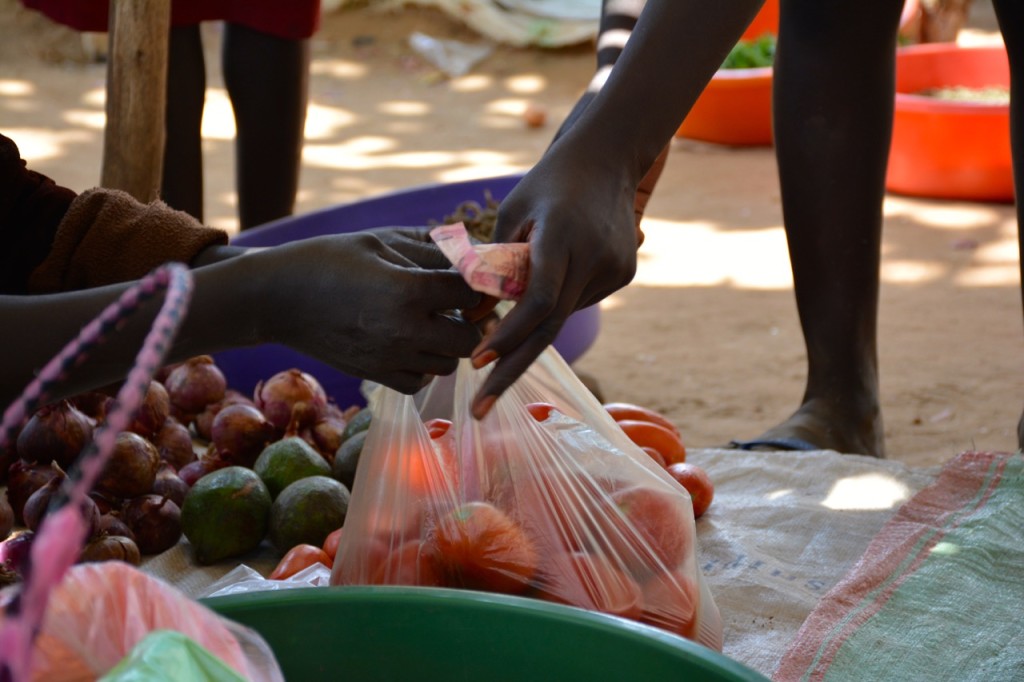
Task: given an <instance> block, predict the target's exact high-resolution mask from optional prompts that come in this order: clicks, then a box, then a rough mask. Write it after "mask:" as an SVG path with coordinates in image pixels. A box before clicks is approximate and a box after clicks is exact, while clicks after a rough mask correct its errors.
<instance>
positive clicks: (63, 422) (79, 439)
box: [16, 400, 94, 469]
mask: <svg viewBox="0 0 1024 682" xmlns="http://www.w3.org/2000/svg"><path fill="white" fill-rule="evenodd" d="M93 426H94V422H93V420H92V419H91V418H90V417H89V416H87V415H86V414H85V413H84V412H82V411H81V410H79V409H78V408H76V407H75V406H74V405H72V404H71V403H70V402H69V401H67V400H61V401H60V402H58V403H54V404H53V405H47V406H45V407H41V408H40V409H38V410H36V413H35V414H33V415H32V417H31V418H30V419H29V420H28V422H27V423H26V424H25V426H24V427H23V428H22V429H21V432H20V433H19V434H18V440H17V445H16V447H17V450H18V456H19V457H21V458H22V459H24V460H25V461H27V462H38V463H40V464H49V463H50V462H51V461H53V462H57V464H58V465H60V467H61V468H62V469H67V468H69V467H70V466H71V464H72V463H73V462H74V461H75V460H76V459H78V455H79V453H81V452H82V448H84V447H85V446H86V445H87V444H88V443H89V442H90V441H91V440H92V432H93Z"/></svg>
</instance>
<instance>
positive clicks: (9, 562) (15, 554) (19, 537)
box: [0, 530, 35, 576]
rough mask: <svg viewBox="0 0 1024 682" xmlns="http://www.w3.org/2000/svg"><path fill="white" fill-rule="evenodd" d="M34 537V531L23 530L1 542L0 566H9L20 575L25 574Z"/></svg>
mask: <svg viewBox="0 0 1024 682" xmlns="http://www.w3.org/2000/svg"><path fill="white" fill-rule="evenodd" d="M34 537H35V533H33V532H32V531H30V530H23V531H19V532H17V533H15V534H14V535H12V536H11V537H9V538H7V539H6V540H4V541H3V542H0V566H7V567H8V568H10V569H13V570H14V571H15V572H16V573H18V574H19V575H22V576H23V575H25V569H26V568H28V562H29V550H30V549H31V548H32V538H34Z"/></svg>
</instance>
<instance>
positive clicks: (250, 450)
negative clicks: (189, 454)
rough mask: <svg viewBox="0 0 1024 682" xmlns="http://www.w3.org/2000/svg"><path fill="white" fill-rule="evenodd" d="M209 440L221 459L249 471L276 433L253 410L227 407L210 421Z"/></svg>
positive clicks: (257, 410) (245, 406) (263, 417)
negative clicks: (210, 431) (211, 424)
mask: <svg viewBox="0 0 1024 682" xmlns="http://www.w3.org/2000/svg"><path fill="white" fill-rule="evenodd" d="M211 436H212V441H213V445H214V447H215V448H216V449H217V452H218V453H220V457H221V458H222V459H225V460H228V461H230V462H231V463H232V464H238V465H241V466H244V467H250V468H252V465H253V463H255V461H256V458H257V457H259V455H260V453H261V452H263V448H265V447H266V446H267V443H270V442H271V441H274V440H276V439H277V429H276V428H274V425H273V424H271V423H270V421H269V420H268V419H267V418H266V417H265V416H263V413H262V412H260V411H259V409H257V408H256V407H253V406H250V405H228V406H227V407H225V408H224V409H222V410H221V411H220V412H218V413H217V416H216V417H214V419H213V428H212V433H211Z"/></svg>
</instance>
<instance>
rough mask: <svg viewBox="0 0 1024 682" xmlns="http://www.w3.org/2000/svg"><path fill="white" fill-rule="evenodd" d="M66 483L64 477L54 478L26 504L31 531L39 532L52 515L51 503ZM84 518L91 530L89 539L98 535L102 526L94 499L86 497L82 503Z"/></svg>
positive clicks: (27, 525)
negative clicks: (44, 520) (45, 519)
mask: <svg viewBox="0 0 1024 682" xmlns="http://www.w3.org/2000/svg"><path fill="white" fill-rule="evenodd" d="M63 482H64V477H63V476H54V477H53V478H51V479H50V480H49V481H48V482H47V483H46V485H44V486H43V487H42V488H40V489H39V490H37V491H35V492H34V493H32V496H31V497H29V498H28V500H27V501H26V502H25V509H24V512H23V516H24V518H25V526H26V527H27V528H28V529H29V530H31V531H38V530H39V526H40V524H42V522H43V519H44V518H45V517H46V515H47V514H49V513H50V503H51V502H52V501H53V498H54V496H55V495H56V494H57V491H58V490H59V489H60V486H61V484H62V483H63ZM81 510H82V518H84V519H85V522H86V525H87V526H88V528H89V533H88V535H87V537H92V536H93V535H95V534H96V532H97V529H98V528H99V525H100V509H99V507H98V506H96V503H95V502H94V501H93V500H92V498H89V497H86V498H85V499H84V501H83V502H82V507H81Z"/></svg>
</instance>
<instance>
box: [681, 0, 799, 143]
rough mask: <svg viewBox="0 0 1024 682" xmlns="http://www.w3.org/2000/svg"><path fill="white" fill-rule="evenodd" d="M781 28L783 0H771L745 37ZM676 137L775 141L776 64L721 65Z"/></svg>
mask: <svg viewBox="0 0 1024 682" xmlns="http://www.w3.org/2000/svg"><path fill="white" fill-rule="evenodd" d="M778 32H779V0H767V2H765V3H764V5H762V6H761V10H760V11H759V12H758V13H757V16H755V17H754V20H753V21H752V22H750V26H748V27H747V30H746V31H745V32H744V33H743V36H742V37H741V39H742V40H755V39H757V38H760V37H761V36H762V35H764V34H765V33H771V34H773V35H774V34H777V33H778ZM676 137H686V138H690V139H692V140H702V141H704V142H714V143H717V144H727V145H735V146H766V145H771V143H772V67H770V66H765V67H761V68H757V69H719V71H718V72H717V73H715V75H714V76H712V78H711V81H710V82H709V83H708V84H707V87H705V88H704V92H702V93H701V95H700V97H698V98H697V101H696V102H695V103H694V105H693V108H691V109H690V113H689V114H687V116H686V118H685V119H684V120H683V122H682V124H681V125H680V126H679V130H678V131H677V132H676Z"/></svg>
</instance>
